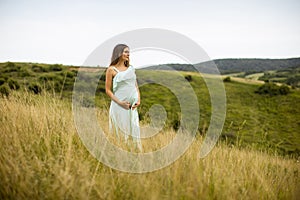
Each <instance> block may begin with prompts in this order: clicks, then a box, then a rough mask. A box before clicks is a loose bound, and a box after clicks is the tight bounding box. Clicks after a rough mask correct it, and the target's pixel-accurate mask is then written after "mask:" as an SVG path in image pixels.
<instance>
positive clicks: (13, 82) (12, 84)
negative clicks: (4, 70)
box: [7, 79, 20, 90]
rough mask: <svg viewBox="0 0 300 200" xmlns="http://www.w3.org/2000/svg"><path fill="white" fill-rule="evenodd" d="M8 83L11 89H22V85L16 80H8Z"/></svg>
mask: <svg viewBox="0 0 300 200" xmlns="http://www.w3.org/2000/svg"><path fill="white" fill-rule="evenodd" d="M7 83H8V86H9V88H10V89H12V90H18V89H19V88H20V84H19V83H18V81H16V80H14V79H8V81H7Z"/></svg>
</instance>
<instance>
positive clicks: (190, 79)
mask: <svg viewBox="0 0 300 200" xmlns="http://www.w3.org/2000/svg"><path fill="white" fill-rule="evenodd" d="M184 78H185V79H186V80H187V81H188V82H191V81H192V80H193V78H192V76H191V75H186V76H185V77H184Z"/></svg>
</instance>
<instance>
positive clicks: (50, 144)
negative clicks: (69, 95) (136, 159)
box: [0, 92, 300, 199]
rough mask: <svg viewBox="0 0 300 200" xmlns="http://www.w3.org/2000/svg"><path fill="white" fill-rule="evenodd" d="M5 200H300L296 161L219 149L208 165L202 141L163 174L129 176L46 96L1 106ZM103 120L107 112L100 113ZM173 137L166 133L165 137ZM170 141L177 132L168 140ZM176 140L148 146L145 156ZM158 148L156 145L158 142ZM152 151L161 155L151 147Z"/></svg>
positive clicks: (20, 97) (0, 180)
mask: <svg viewBox="0 0 300 200" xmlns="http://www.w3.org/2000/svg"><path fill="white" fill-rule="evenodd" d="M0 110H1V114H0V127H1V134H0V199H297V198H299V196H300V191H299V188H300V184H299V180H300V166H299V162H297V160H294V159H288V158H282V157H279V156H276V155H269V154H266V153H263V152H259V151H255V150H251V149H244V150H239V149H237V148H234V147H231V148H229V147H227V146H226V145H225V144H222V143H220V144H218V146H216V147H215V148H214V149H213V151H212V152H211V153H210V154H209V155H208V156H207V157H206V158H205V159H198V158H197V154H198V151H199V147H200V145H201V141H202V140H201V138H197V139H196V141H195V142H194V143H193V145H192V146H191V147H190V148H189V150H188V151H187V152H186V153H185V154H184V155H183V156H182V157H181V158H180V159H179V160H177V161H176V162H174V163H173V164H172V165H170V166H169V167H166V168H164V169H161V170H158V171H155V172H151V173H145V174H130V173H123V172H119V171H115V170H113V169H111V168H109V167H106V166H104V165H103V164H102V163H100V162H98V161H97V160H96V159H95V158H94V157H92V156H91V155H90V154H89V153H88V151H87V150H86V148H85V146H84V145H83V144H82V143H81V140H80V139H79V137H78V135H77V133H76V129H75V126H74V122H73V116H72V109H71V104H70V103H69V102H65V101H62V100H59V99H56V98H52V97H51V96H49V95H47V94H44V95H41V96H36V95H32V94H29V93H21V92H14V93H12V95H11V96H10V97H9V98H8V99H5V98H1V99H0ZM98 112H99V115H98V116H99V117H100V120H101V116H102V117H104V118H105V115H103V113H104V114H105V111H104V112H103V111H100V110H99V111H98ZM165 135H168V133H165ZM170 135H172V133H170ZM168 139H170V138H165V137H161V138H160V137H157V138H156V139H155V140H151V141H144V142H143V145H144V146H145V147H146V149H145V150H147V148H148V149H151V146H153V145H154V146H155V145H157V146H160V145H161V144H166V143H167V141H160V140H168ZM155 142H156V143H155ZM152 149H155V147H154V148H152Z"/></svg>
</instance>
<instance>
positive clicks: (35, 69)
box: [31, 65, 47, 72]
mask: <svg viewBox="0 0 300 200" xmlns="http://www.w3.org/2000/svg"><path fill="white" fill-rule="evenodd" d="M31 70H32V71H33V72H47V69H46V68H45V67H43V66H39V65H32V67H31Z"/></svg>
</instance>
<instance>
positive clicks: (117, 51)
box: [109, 44, 129, 67]
mask: <svg viewBox="0 0 300 200" xmlns="http://www.w3.org/2000/svg"><path fill="white" fill-rule="evenodd" d="M126 47H128V46H127V45H126V44H117V45H116V46H115V48H114V50H113V53H112V56H111V62H110V65H109V66H112V65H116V64H117V63H118V62H119V59H120V57H121V56H122V54H123V51H124V49H125V48H126ZM128 48H129V47H128ZM124 64H125V66H126V67H129V61H127V60H126V61H125V62H124Z"/></svg>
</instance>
